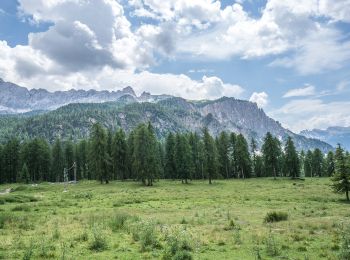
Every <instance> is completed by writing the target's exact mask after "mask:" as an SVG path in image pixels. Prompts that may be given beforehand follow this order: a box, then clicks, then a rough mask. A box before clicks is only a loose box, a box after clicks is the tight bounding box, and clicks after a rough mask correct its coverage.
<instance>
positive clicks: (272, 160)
mask: <svg viewBox="0 0 350 260" xmlns="http://www.w3.org/2000/svg"><path fill="white" fill-rule="evenodd" d="M262 153H263V158H264V165H265V172H266V173H267V174H269V176H271V175H270V174H271V173H272V176H273V177H274V178H275V179H276V177H277V175H278V169H279V158H280V155H281V148H280V144H279V141H278V140H277V139H276V138H274V137H273V136H272V134H271V133H270V132H268V133H267V134H266V136H265V139H264V144H263V146H262Z"/></svg>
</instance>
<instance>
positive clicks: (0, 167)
mask: <svg viewBox="0 0 350 260" xmlns="http://www.w3.org/2000/svg"><path fill="white" fill-rule="evenodd" d="M4 182H5V174H4V161H3V147H2V145H1V144H0V184H3V183H4Z"/></svg>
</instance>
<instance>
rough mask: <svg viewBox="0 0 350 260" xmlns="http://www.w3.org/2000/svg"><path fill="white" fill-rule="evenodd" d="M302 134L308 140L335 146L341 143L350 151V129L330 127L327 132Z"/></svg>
mask: <svg viewBox="0 0 350 260" xmlns="http://www.w3.org/2000/svg"><path fill="white" fill-rule="evenodd" d="M300 134H301V135H303V136H306V137H308V138H315V139H318V140H321V141H324V142H327V143H329V144H331V145H333V146H336V145H337V144H338V143H339V144H341V145H342V146H343V147H345V148H346V149H347V150H348V151H350V127H340V126H333V127H328V128H327V129H326V130H320V129H313V130H303V131H301V132H300Z"/></svg>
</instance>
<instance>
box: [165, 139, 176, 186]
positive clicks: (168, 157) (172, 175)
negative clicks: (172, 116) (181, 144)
mask: <svg viewBox="0 0 350 260" xmlns="http://www.w3.org/2000/svg"><path fill="white" fill-rule="evenodd" d="M177 177H178V176H177V175H176V161H175V137H174V135H173V134H172V133H169V134H168V136H167V138H166V142H165V178H166V179H173V180H175V179H177Z"/></svg>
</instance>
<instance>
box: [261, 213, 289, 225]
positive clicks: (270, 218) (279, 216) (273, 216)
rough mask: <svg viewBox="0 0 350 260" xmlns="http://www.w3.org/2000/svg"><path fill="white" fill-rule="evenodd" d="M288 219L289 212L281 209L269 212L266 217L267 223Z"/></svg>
mask: <svg viewBox="0 0 350 260" xmlns="http://www.w3.org/2000/svg"><path fill="white" fill-rule="evenodd" d="M287 219H288V213H286V212H281V211H272V212H268V213H267V214H266V216H265V218H264V222H265V223H272V222H279V221H284V220H287Z"/></svg>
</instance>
